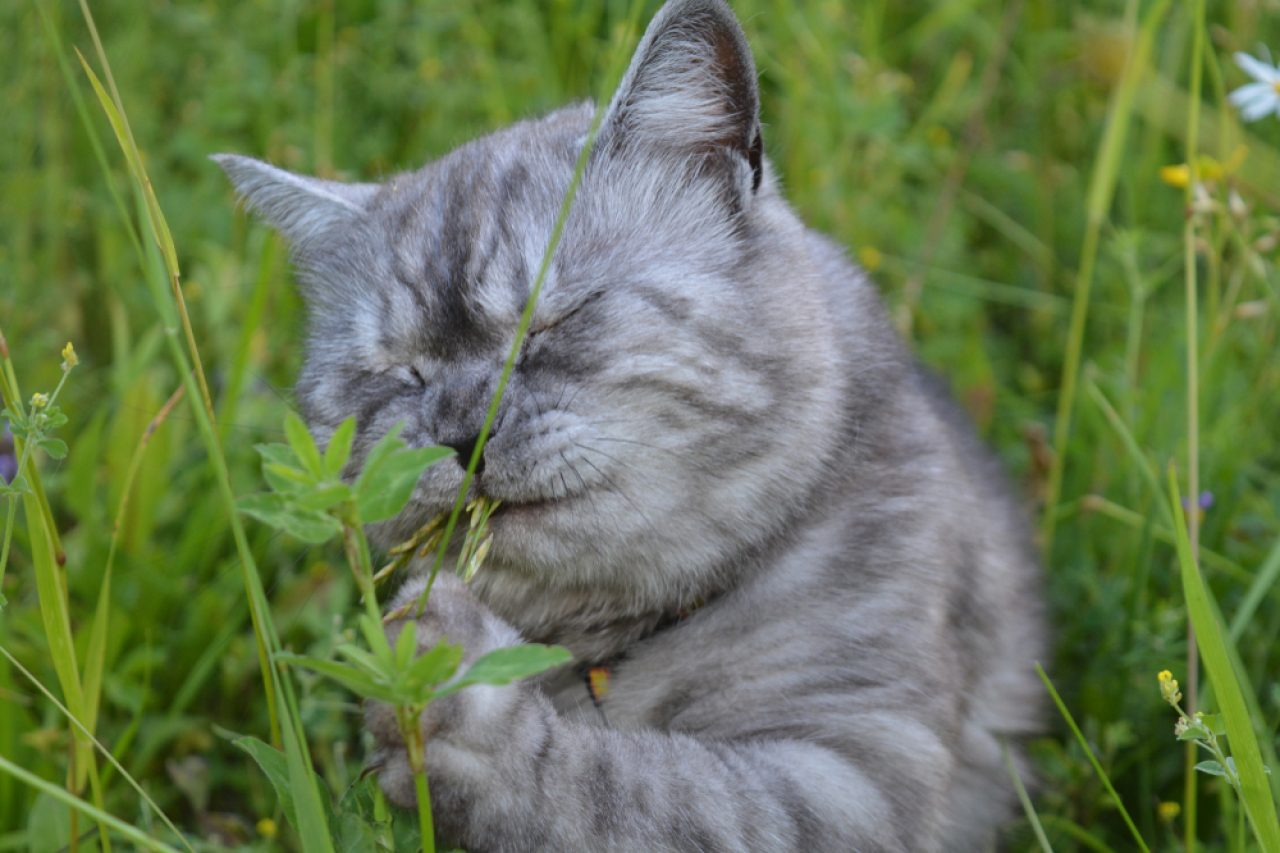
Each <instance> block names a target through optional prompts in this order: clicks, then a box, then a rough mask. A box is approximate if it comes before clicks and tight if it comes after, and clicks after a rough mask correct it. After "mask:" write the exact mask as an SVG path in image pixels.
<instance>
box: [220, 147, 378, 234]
mask: <svg viewBox="0 0 1280 853" xmlns="http://www.w3.org/2000/svg"><path fill="white" fill-rule="evenodd" d="M210 159H212V160H213V161H214V162H215V163H217V164H218V165H219V166H221V167H222V171H224V172H226V173H227V177H228V178H230V179H231V183H232V185H233V186H234V187H235V188H236V192H237V193H238V194H239V195H240V197H241V198H242V199H244V201H245V204H246V205H247V206H248V207H249V209H250V210H252V211H253V212H255V213H257V214H258V215H259V216H261V217H262V218H263V219H264V220H266V222H267V224H269V225H271V227H273V228H275V229H276V230H277V231H279V232H280V233H281V234H282V235H284V237H285V239H286V240H288V241H289V244H290V245H291V246H293V248H294V250H295V251H302V252H305V249H306V246H307V245H308V244H312V243H315V242H316V241H318V240H323V239H324V238H326V237H328V236H332V235H333V234H335V233H337V232H338V231H340V230H343V229H345V228H348V227H350V226H351V225H353V224H354V223H356V222H357V221H358V220H359V219H360V218H361V217H362V216H363V215H364V213H365V210H366V209H367V207H368V204H369V201H370V199H372V198H373V196H374V194H375V193H376V192H377V191H378V185H377V184H344V183H341V182H340V181H325V180H321V179H320V178H310V177H306V176H303V175H295V174H294V173H293V172H286V171H285V170H284V169H278V168H276V167H275V166H272V165H271V164H269V163H264V162H262V161H261V160H255V159H253V158H252V157H241V156H240V155H238V154H214V155H212V157H211V158H210Z"/></svg>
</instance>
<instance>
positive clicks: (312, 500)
mask: <svg viewBox="0 0 1280 853" xmlns="http://www.w3.org/2000/svg"><path fill="white" fill-rule="evenodd" d="M351 497H352V495H351V487H350V486H348V485H347V484H346V483H325V484H322V485H319V486H317V487H316V488H314V489H312V490H310V491H307V492H303V493H301V494H299V495H297V496H296V497H295V498H294V499H293V500H294V505H295V506H299V507H302V508H303V509H312V510H317V511H320V510H327V509H332V508H333V507H335V506H337V505H338V504H340V503H342V502H343V501H349V500H351Z"/></svg>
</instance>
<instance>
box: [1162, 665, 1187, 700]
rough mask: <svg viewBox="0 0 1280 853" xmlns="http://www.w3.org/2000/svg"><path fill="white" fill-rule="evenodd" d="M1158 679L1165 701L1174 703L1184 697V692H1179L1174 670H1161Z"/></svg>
mask: <svg viewBox="0 0 1280 853" xmlns="http://www.w3.org/2000/svg"><path fill="white" fill-rule="evenodd" d="M1156 680H1157V681H1159V682H1160V696H1161V697H1162V698H1163V699H1164V701H1166V702H1168V703H1169V704H1170V705H1174V704H1176V703H1177V702H1178V701H1179V700H1180V699H1182V694H1181V693H1179V692H1178V679H1176V678H1174V677H1173V673H1172V672H1170V671H1169V670H1167V669H1165V670H1161V672H1160V674H1159V675H1157V676H1156Z"/></svg>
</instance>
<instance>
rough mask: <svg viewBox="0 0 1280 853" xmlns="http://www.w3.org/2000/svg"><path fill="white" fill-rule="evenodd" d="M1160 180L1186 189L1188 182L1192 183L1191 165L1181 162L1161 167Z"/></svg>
mask: <svg viewBox="0 0 1280 853" xmlns="http://www.w3.org/2000/svg"><path fill="white" fill-rule="evenodd" d="M1160 180H1162V181H1164V182H1165V183H1166V184H1168V185H1169V186H1171V187H1177V188H1178V189H1180V190H1181V189H1186V188H1187V184H1189V183H1191V167H1190V166H1188V165H1187V164H1186V163H1179V164H1177V165H1176V166H1162V167H1160Z"/></svg>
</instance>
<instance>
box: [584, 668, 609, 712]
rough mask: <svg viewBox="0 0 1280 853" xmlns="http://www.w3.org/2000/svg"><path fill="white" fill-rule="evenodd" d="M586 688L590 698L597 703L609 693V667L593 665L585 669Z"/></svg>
mask: <svg viewBox="0 0 1280 853" xmlns="http://www.w3.org/2000/svg"><path fill="white" fill-rule="evenodd" d="M587 689H588V690H590V691H591V699H592V700H593V701H594V702H595V703H596V704H597V705H599V704H600V703H601V702H603V701H604V698H605V697H606V696H608V695H609V667H607V666H593V667H591V669H589V670H587Z"/></svg>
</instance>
